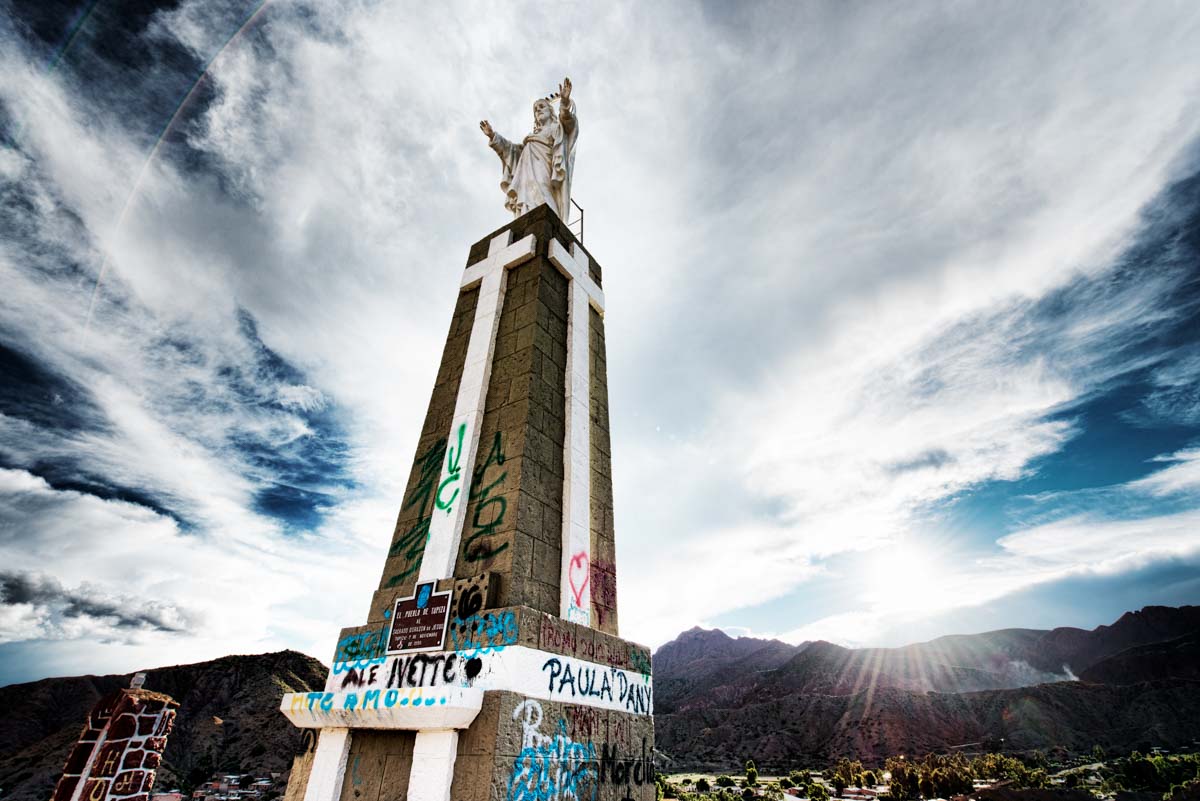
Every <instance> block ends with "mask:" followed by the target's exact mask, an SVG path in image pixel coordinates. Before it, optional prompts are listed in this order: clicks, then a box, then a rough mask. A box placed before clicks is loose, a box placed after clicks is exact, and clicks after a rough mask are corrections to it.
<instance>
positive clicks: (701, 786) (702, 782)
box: [696, 776, 710, 793]
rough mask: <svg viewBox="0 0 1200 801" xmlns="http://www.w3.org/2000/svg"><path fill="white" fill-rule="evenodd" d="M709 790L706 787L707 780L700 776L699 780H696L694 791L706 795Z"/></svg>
mask: <svg viewBox="0 0 1200 801" xmlns="http://www.w3.org/2000/svg"><path fill="white" fill-rule="evenodd" d="M709 789H710V788H709V786H708V779H706V778H704V777H703V776H701V777H700V778H699V779H696V791H697V792H701V793H707V792H708V791H709Z"/></svg>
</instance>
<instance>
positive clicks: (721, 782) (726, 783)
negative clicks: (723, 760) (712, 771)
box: [717, 774, 735, 787]
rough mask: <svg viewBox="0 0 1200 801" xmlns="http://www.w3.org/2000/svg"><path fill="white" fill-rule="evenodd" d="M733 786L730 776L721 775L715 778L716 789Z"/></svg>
mask: <svg viewBox="0 0 1200 801" xmlns="http://www.w3.org/2000/svg"><path fill="white" fill-rule="evenodd" d="M734 784H735V782H734V781H733V777H732V776H726V775H724V774H722V775H720V776H718V777H717V786H718V787H733V785H734Z"/></svg>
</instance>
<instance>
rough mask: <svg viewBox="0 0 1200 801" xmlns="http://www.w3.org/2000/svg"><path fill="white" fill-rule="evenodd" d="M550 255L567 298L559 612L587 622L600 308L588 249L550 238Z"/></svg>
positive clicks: (600, 296)
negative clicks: (593, 337) (593, 320)
mask: <svg viewBox="0 0 1200 801" xmlns="http://www.w3.org/2000/svg"><path fill="white" fill-rule="evenodd" d="M549 256H550V261H551V262H553V264H554V266H555V267H557V268H558V269H559V272H561V273H562V274H563V275H565V276H566V277H567V280H568V281H569V282H570V286H569V288H568V300H567V377H566V378H567V380H566V393H567V403H566V415H567V418H566V432H567V435H566V441H565V442H564V443H563V473H564V477H563V540H562V542H563V546H562V581H561V617H563V618H565V619H567V620H570V621H572V622H575V623H582V624H583V625H585V626H590V625H591V623H592V582H591V568H592V522H591V518H592V468H591V455H592V438H591V428H592V425H591V422H592V416H591V398H590V393H591V380H590V379H591V375H590V372H591V370H590V368H591V352H590V349H589V336H588V331H589V328H590V317H591V315H590V313H589V311H588V309H589V306H594V307H595V308H596V311H597V312H599V313H600V314H601V315H603V314H604V293H603V292H602V291H601V290H600V287H598V286H596V282H595V281H593V280H592V277H591V275H589V274H588V255H587V253H585V252H583V249H582V248H580V247H579V246H578V245H576V244H575V243H574V242H572V243H571V250H570V251H569V252H568V251H567V249H566V248H564V247H563V246H562V245H561V244H559V242H558V240H557V239H551V240H550V253H549Z"/></svg>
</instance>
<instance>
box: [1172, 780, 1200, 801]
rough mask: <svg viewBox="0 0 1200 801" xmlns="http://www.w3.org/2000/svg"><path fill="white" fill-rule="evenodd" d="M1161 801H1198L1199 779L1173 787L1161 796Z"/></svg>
mask: <svg viewBox="0 0 1200 801" xmlns="http://www.w3.org/2000/svg"><path fill="white" fill-rule="evenodd" d="M1163 801H1200V778H1195V779H1192V780H1191V781H1189V782H1184V783H1183V784H1177V785H1175V786H1174V787H1172V788H1171V789H1170V791H1168V792H1166V793H1164V794H1163Z"/></svg>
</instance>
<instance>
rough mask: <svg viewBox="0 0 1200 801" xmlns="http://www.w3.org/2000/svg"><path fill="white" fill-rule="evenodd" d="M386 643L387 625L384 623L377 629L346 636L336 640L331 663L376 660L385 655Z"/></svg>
mask: <svg viewBox="0 0 1200 801" xmlns="http://www.w3.org/2000/svg"><path fill="white" fill-rule="evenodd" d="M387 641H388V624H386V623H384V624H383V625H382V626H380V627H379V628H377V629H371V630H370V631H363V632H360V633H358V634H348V635H346V636H345V637H342V638H341V639H340V640H338V644H337V651H336V652H335V653H334V655H333V661H334V663H335V665H336V663H338V662H353V661H356V660H360V661H361V660H371V659H378V658H380V657H383V656H385V655H386V654H387Z"/></svg>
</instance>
